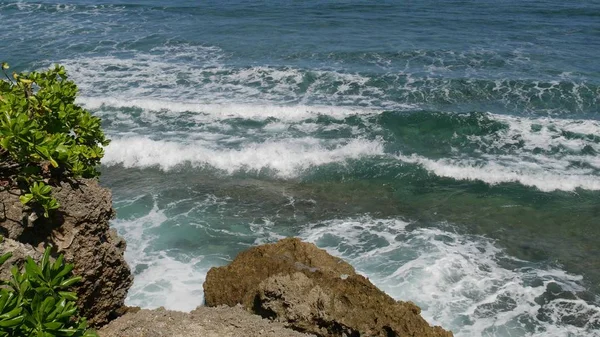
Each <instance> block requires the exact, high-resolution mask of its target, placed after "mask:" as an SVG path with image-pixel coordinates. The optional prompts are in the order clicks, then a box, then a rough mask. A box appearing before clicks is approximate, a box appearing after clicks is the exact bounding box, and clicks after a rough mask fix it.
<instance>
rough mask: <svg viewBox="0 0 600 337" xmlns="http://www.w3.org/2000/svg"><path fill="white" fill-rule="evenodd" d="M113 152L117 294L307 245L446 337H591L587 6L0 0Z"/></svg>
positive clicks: (183, 301) (591, 94)
mask: <svg viewBox="0 0 600 337" xmlns="http://www.w3.org/2000/svg"><path fill="white" fill-rule="evenodd" d="M0 27H1V28H2V33H1V35H0V42H1V45H0V59H1V60H2V61H7V62H9V63H10V64H11V66H12V69H16V70H36V69H42V68H45V67H47V66H49V65H51V64H54V63H60V64H63V65H65V66H66V68H67V70H68V71H69V74H70V75H71V78H72V79H73V80H75V81H76V83H77V84H78V86H79V87H80V95H79V98H78V103H80V104H81V105H83V106H84V107H86V108H87V109H88V110H90V111H91V112H92V113H93V114H95V115H96V116H99V117H101V118H102V120H103V127H104V129H105V130H106V132H107V133H108V135H109V136H110V138H111V139H112V143H111V144H110V145H109V146H108V147H107V148H106V155H105V157H104V159H103V165H102V168H101V171H102V178H101V183H102V184H103V185H104V186H106V187H108V188H110V189H111V190H112V191H113V198H114V207H115V209H116V210H117V217H116V219H115V220H114V221H113V222H112V226H113V227H114V228H116V229H117V230H118V232H119V233H120V234H121V235H122V236H123V237H125V239H126V240H127V251H126V259H127V261H128V262H129V264H130V265H131V268H132V271H133V273H134V275H135V281H134V285H133V287H132V288H131V290H130V292H129V297H128V299H127V304H129V305H138V306H142V307H145V308H156V307H159V306H164V307H166V308H168V309H174V310H184V311H186V310H191V309H193V308H194V307H196V306H198V305H201V304H202V303H203V291H202V283H203V281H204V278H205V275H206V272H207V271H208V269H210V268H211V267H214V266H221V265H224V264H227V263H228V262H230V261H231V260H232V259H233V258H234V257H235V255H236V254H237V253H238V252H240V251H242V250H244V249H247V248H249V247H252V246H255V245H258V244H262V243H267V242H274V241H276V240H278V239H279V238H282V237H286V236H297V237H300V238H302V239H303V240H306V241H309V242H313V243H315V244H317V245H318V246H319V247H322V248H324V249H326V250H327V251H329V252H330V253H331V254H334V255H337V256H340V257H342V258H344V259H346V260H347V261H348V262H350V263H351V264H352V265H353V266H354V267H355V268H356V269H357V270H358V271H359V272H360V273H362V274H364V275H366V276H367V277H369V279H370V280H371V281H372V282H373V283H375V284H376V285H377V286H379V287H380V288H382V289H383V290H385V291H386V292H387V293H388V294H390V295H391V296H393V297H394V298H396V299H401V300H411V301H414V302H415V303H417V304H418V305H419V306H420V307H421V308H422V310H423V311H422V314H423V316H424V317H425V318H426V319H427V320H428V321H429V322H431V323H433V324H439V325H442V326H443V327H445V328H447V329H451V330H452V331H453V332H454V333H455V335H456V336H600V257H599V256H600V154H599V153H600V117H599V112H600V108H599V106H600V105H599V104H600V65H599V63H598V55H600V3H599V2H598V1H570V2H562V1H555V0H552V1H550V0H548V1H539V0H537V1H533V0H532V1H511V0H507V1H489V0H481V1H425V0H424V1H410V2H399V1H398V2H393V1H380V2H367V1H344V2H342V1H302V2H291V1H273V2H254V1H238V0H235V1H202V2H200V1H187V0H173V1H166V0H147V1H128V0H123V1H113V0H110V1H109V0H101V1H89V0H87V1H58V2H57V1H56V0H46V1H2V0H0Z"/></svg>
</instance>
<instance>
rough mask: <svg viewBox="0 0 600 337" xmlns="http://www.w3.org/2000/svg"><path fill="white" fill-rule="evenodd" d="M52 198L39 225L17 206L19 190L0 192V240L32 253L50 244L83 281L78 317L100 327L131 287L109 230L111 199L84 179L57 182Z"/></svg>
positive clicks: (121, 244)
mask: <svg viewBox="0 0 600 337" xmlns="http://www.w3.org/2000/svg"><path fill="white" fill-rule="evenodd" d="M53 194H54V196H55V197H56V199H57V200H58V202H59V203H60V209H59V210H58V211H56V212H55V214H54V216H53V217H52V219H45V218H43V217H42V216H37V215H36V213H35V212H34V211H33V210H32V209H30V208H29V207H23V206H22V205H21V203H20V201H19V195H20V192H19V190H10V191H2V192H0V234H2V235H4V236H5V237H7V238H10V239H14V240H16V241H19V242H21V243H25V244H29V245H31V246H32V247H33V248H35V249H36V250H37V251H38V252H43V250H44V247H45V246H46V245H48V244H52V245H53V246H54V247H55V249H56V253H62V254H64V255H65V259H66V260H67V261H68V262H71V263H74V264H75V269H74V270H73V272H74V273H75V274H77V275H79V276H82V277H83V280H82V282H80V283H79V284H78V285H77V290H76V291H77V294H78V296H79V301H78V305H79V307H80V308H81V314H82V315H84V316H86V317H87V318H88V321H89V322H90V323H91V324H92V325H101V324H104V323H106V322H108V320H109V319H110V317H111V316H112V315H113V312H114V311H115V310H117V309H119V308H120V307H122V306H123V303H124V300H125V297H126V296H127V290H128V289H129V287H130V286H131V284H132V282H133V277H132V275H131V272H130V270H129V267H128V265H127V263H126V262H125V259H124V257H123V253H124V251H125V241H123V240H122V239H121V238H120V237H118V236H117V234H116V232H115V231H114V230H112V229H110V227H109V220H110V219H111V218H112V217H113V216H114V210H113V209H112V199H111V193H110V191H109V190H108V189H106V188H103V187H100V186H99V185H98V182H97V181H96V180H91V179H90V180H88V179H84V180H80V181H74V182H71V183H66V182H63V183H61V185H60V186H58V187H55V188H54V192H53ZM55 255H57V254H55ZM7 266H8V263H7V264H5V266H4V268H7Z"/></svg>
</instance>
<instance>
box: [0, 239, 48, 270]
mask: <svg viewBox="0 0 600 337" xmlns="http://www.w3.org/2000/svg"><path fill="white" fill-rule="evenodd" d="M6 253H11V254H12V256H11V257H10V258H9V259H8V260H6V262H4V264H3V265H2V268H0V280H9V279H11V278H12V274H11V273H10V269H11V268H12V266H17V268H19V269H21V268H22V267H23V265H24V264H25V258H26V257H28V256H31V257H32V258H33V259H34V260H35V261H39V260H40V259H41V258H42V253H40V252H38V251H37V250H36V249H35V248H33V247H32V246H31V245H28V244H26V243H21V242H18V241H15V240H12V239H4V240H3V241H2V243H0V256H1V255H4V254H6Z"/></svg>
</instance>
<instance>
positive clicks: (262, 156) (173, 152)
mask: <svg viewBox="0 0 600 337" xmlns="http://www.w3.org/2000/svg"><path fill="white" fill-rule="evenodd" d="M377 155H383V145H382V144H381V143H380V142H379V141H372V140H365V139H354V140H351V141H349V142H346V143H341V144H340V143H337V144H332V145H327V144H324V143H323V142H320V141H319V140H317V139H314V138H301V139H283V140H270V141H265V142H261V143H250V144H244V146H243V147H242V148H240V149H231V148H229V149H215V148H212V147H211V144H210V142H201V141H198V142H195V143H189V144H183V143H179V142H169V141H162V140H152V139H150V138H146V137H131V138H121V139H114V140H113V141H112V142H111V144H110V145H109V146H108V147H107V148H106V155H105V156H104V158H103V160H102V163H103V164H104V165H106V166H113V165H123V166H124V167H138V168H147V167H159V168H161V169H163V170H170V169H173V168H175V167H177V166H180V165H182V164H190V165H192V166H195V167H206V166H208V167H213V168H216V169H218V170H221V171H224V172H227V173H229V174H231V173H234V172H238V171H251V172H261V171H262V170H272V171H274V172H275V174H276V176H278V177H282V178H292V177H297V176H298V175H299V174H301V173H302V172H303V171H305V170H307V169H309V168H311V167H315V166H319V165H325V164H329V163H343V162H345V161H346V160H349V159H358V158H362V157H367V156H377Z"/></svg>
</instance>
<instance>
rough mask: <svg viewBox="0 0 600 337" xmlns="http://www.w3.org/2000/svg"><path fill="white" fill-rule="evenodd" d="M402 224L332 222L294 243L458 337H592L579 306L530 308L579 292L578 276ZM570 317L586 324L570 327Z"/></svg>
mask: <svg viewBox="0 0 600 337" xmlns="http://www.w3.org/2000/svg"><path fill="white" fill-rule="evenodd" d="M407 225H408V223H407V222H404V221H401V220H397V219H383V220H382V219H372V218H370V217H364V218H358V219H346V220H332V221H326V222H324V223H318V224H315V225H312V226H309V227H307V228H305V230H304V231H302V233H301V234H300V236H301V237H302V238H303V239H306V240H308V241H311V242H315V243H317V245H319V246H321V247H323V248H325V249H327V250H328V251H329V252H330V253H332V254H334V255H337V256H341V257H343V258H345V259H347V260H348V261H349V262H350V263H351V264H352V265H353V266H355V267H356V268H357V269H358V270H359V272H361V273H363V274H366V275H367V276H368V277H369V279H370V280H371V281H373V282H374V283H375V284H376V285H377V286H379V287H381V288H382V289H383V290H385V291H386V292H387V293H389V294H390V295H391V296H393V297H395V298H397V299H401V300H411V301H414V302H415V303H417V304H418V305H420V306H421V308H422V310H423V311H422V315H423V316H424V317H425V318H426V319H427V320H429V321H430V322H431V323H434V324H439V325H442V326H443V327H445V328H448V329H451V330H452V331H453V332H454V335H455V336H457V337H459V336H465V337H467V336H513V337H514V336H542V335H543V336H550V337H554V336H556V337H558V336H592V335H593V334H594V332H593V331H594V330H593V329H594V328H595V327H598V325H600V308H599V307H598V306H596V305H593V304H590V303H586V302H585V301H584V300H581V299H554V300H551V301H550V302H548V303H543V302H540V301H539V300H537V301H536V298H538V297H540V296H542V294H544V293H545V292H546V289H547V287H548V285H549V284H551V283H555V284H557V285H559V286H560V287H561V288H562V289H563V290H566V291H581V290H583V287H582V286H581V283H580V281H581V279H582V278H581V276H577V275H570V274H568V273H566V272H564V271H562V270H559V269H552V268H545V267H542V266H535V265H533V264H530V263H527V262H525V261H519V260H516V259H514V258H511V257H510V256H507V255H506V254H505V253H504V252H503V251H502V250H501V249H499V248H497V247H496V246H495V245H494V243H493V242H492V241H491V240H489V239H486V238H484V237H479V236H465V235H460V234H457V233H453V232H449V231H445V230H442V229H437V228H417V229H413V230H407ZM502 261H512V263H511V265H513V267H507V265H506V264H504V263H503V262H502ZM515 265H516V266H518V267H514V266H515ZM540 303H542V304H540ZM541 312H547V313H548V318H547V320H544V319H541V318H540V317H541V316H540V313H541ZM575 317H579V318H580V320H581V321H582V322H584V323H582V325H571V324H569V323H568V322H569V321H573V318H575Z"/></svg>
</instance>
